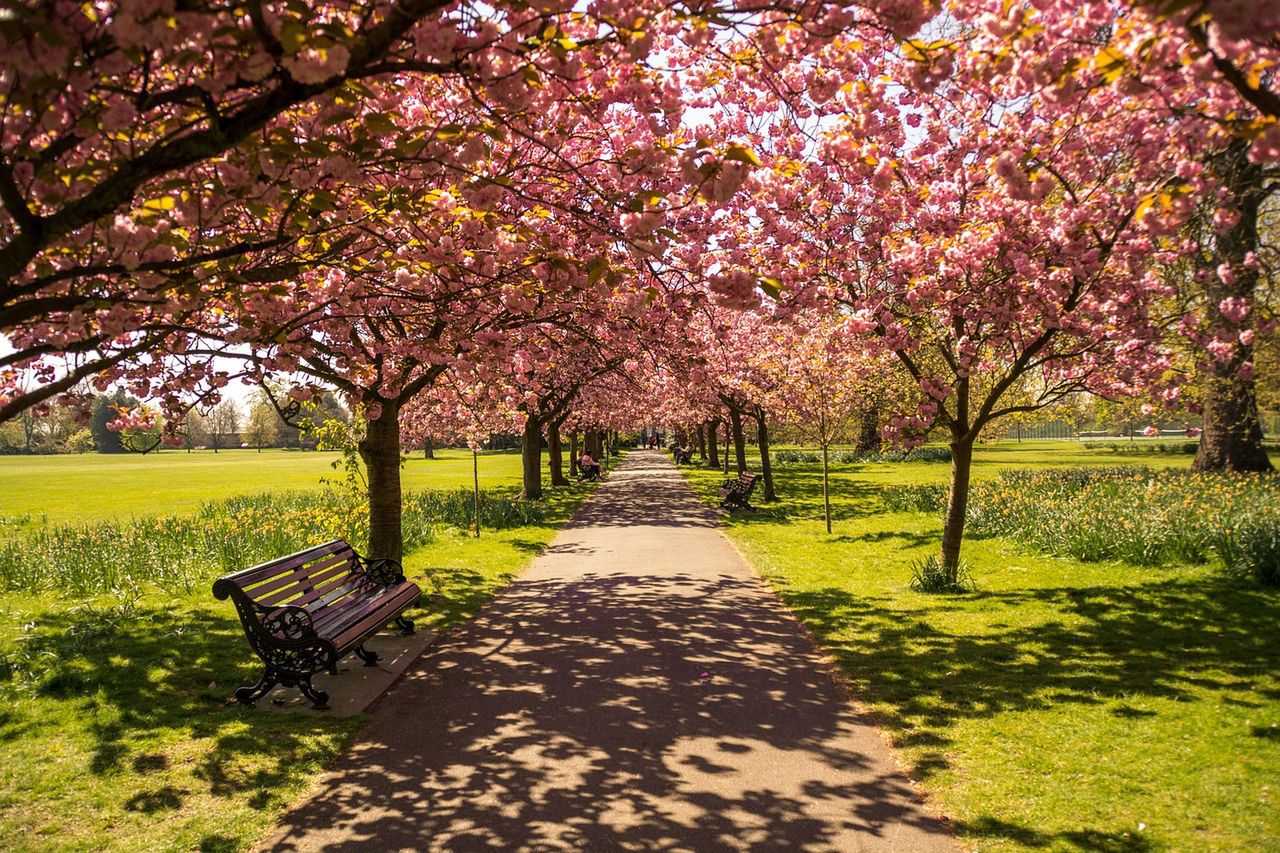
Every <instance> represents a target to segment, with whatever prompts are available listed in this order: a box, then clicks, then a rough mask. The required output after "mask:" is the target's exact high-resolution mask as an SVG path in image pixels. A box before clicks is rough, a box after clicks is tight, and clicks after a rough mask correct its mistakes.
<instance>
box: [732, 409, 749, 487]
mask: <svg viewBox="0 0 1280 853" xmlns="http://www.w3.org/2000/svg"><path fill="white" fill-rule="evenodd" d="M729 428H730V430H729V431H730V432H731V433H732V434H733V455H734V462H735V463H737V466H738V473H739V474H743V473H745V472H746V470H747V440H746V437H745V436H744V435H743V434H742V412H740V411H738V409H736V408H734V407H732V406H730V407H729Z"/></svg>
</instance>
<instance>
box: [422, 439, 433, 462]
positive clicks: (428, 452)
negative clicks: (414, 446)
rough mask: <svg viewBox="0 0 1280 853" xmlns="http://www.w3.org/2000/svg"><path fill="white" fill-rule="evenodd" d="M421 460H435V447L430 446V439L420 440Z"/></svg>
mask: <svg viewBox="0 0 1280 853" xmlns="http://www.w3.org/2000/svg"><path fill="white" fill-rule="evenodd" d="M422 458H423V459H435V458H436V449H435V447H433V446H432V444H431V439H429V438H424V439H423V440H422Z"/></svg>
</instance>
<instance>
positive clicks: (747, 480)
mask: <svg viewBox="0 0 1280 853" xmlns="http://www.w3.org/2000/svg"><path fill="white" fill-rule="evenodd" d="M758 479H760V475H759V474H748V473H747V472H746V471H743V472H742V473H741V474H739V475H738V482H739V483H741V484H742V485H744V486H748V487H750V486H753V485H755V482H756V480H758Z"/></svg>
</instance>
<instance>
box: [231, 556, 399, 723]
mask: <svg viewBox="0 0 1280 853" xmlns="http://www.w3.org/2000/svg"><path fill="white" fill-rule="evenodd" d="M213 594H214V596H215V597H216V598H218V600H220V601H225V600H226V599H227V598H228V597H229V598H230V599H231V600H232V602H233V603H234V604H235V606H236V612H237V613H239V614H240V623H241V624H242V625H243V626H244V632H245V635H246V636H247V637H248V638H249V645H250V646H251V647H252V648H253V650H254V652H256V653H257V655H258V657H259V658H261V659H262V662H263V663H264V664H266V667H267V668H266V671H265V672H264V673H263V675H262V678H260V679H258V683H257V684H255V685H253V686H252V687H241V688H240V689H239V690H237V691H236V694H235V695H236V699H237V700H238V701H240V702H241V703H243V704H245V705H252V704H253V703H254V702H255V701H256V700H258V699H261V698H262V697H263V696H265V695H266V694H267V692H268V691H269V690H271V688H273V687H275V686H276V685H277V684H283V685H285V686H286V687H297V688H299V689H300V690H301V691H302V693H303V695H304V696H306V697H307V698H308V699H310V700H311V702H312V707H314V708H316V709H317V710H324V709H326V708H328V707H329V705H328V702H329V696H328V694H327V693H325V692H324V691H322V690H316V689H315V688H314V687H312V686H311V677H312V676H313V675H315V674H316V673H319V672H326V671H327V672H330V673H334V674H336V673H337V671H338V661H339V660H341V659H342V658H344V657H346V655H347V653H348V652H355V653H356V655H357V656H358V657H359V658H360V659H361V660H362V661H364V665H365V666H376V665H377V663H378V655H377V653H376V652H371V651H369V650H368V649H366V648H365V647H364V642H365V640H367V639H369V638H370V637H372V636H373V635H374V634H376V633H378V632H379V631H381V630H382V629H383V628H385V627H386V625H387V623H388V622H391V621H392V620H394V621H395V623H396V625H398V626H399V627H400V628H401V630H402V631H403V633H405V634H412V633H413V623H412V622H410V621H409V620H408V619H405V618H404V615H403V614H404V611H405V609H406V608H407V607H409V605H411V604H413V603H414V602H415V601H417V600H418V598H419V597H420V596H421V595H422V591H421V590H419V589H418V587H417V585H416V584H414V583H411V582H410V581H407V580H405V577H404V570H403V569H402V568H401V566H400V563H399V562H397V561H396V560H369V559H366V558H364V557H362V556H360V555H359V554H357V553H356V552H355V549H353V548H352V547H351V546H350V545H348V544H347V543H346V542H344V541H343V540H341V539H335V540H333V541H332V542H327V543H325V544H324V545H319V546H316V547H314V548H308V549H306V550H305V551H299V552H298V553H296V554H290V555H289V556H287V557H281V558H279V559H276V560H271V561H269V562H266V563H262V564H261V565H257V566H254V567H253V568H251V569H245V570H244V571H240V572H235V573H234V574H230V575H225V576H223V577H220V578H218V580H217V581H216V582H214V584H213Z"/></svg>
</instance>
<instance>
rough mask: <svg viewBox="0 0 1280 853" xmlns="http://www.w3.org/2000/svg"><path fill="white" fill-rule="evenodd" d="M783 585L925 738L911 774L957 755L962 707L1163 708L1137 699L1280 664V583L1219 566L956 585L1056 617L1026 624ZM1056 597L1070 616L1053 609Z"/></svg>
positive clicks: (860, 678)
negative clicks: (1122, 576) (1231, 575)
mask: <svg viewBox="0 0 1280 853" xmlns="http://www.w3.org/2000/svg"><path fill="white" fill-rule="evenodd" d="M779 592H780V594H781V596H782V597H783V599H784V600H785V601H786V602H787V603H788V605H790V607H791V608H792V610H793V611H794V612H795V613H796V614H797V615H798V616H799V617H800V618H801V619H802V620H803V621H804V622H805V623H806V624H807V625H808V626H809V627H810V628H811V629H812V630H813V632H814V633H815V635H816V636H817V637H818V638H819V640H820V642H821V643H822V644H823V645H824V646H825V647H826V648H827V649H828V650H829V651H830V652H831V654H832V655H833V657H834V658H835V659H836V660H837V662H838V663H839V665H840V666H841V668H842V669H843V670H844V671H845V673H846V674H847V675H848V676H849V677H850V679H851V681H852V684H853V687H854V690H855V692H856V693H857V694H858V695H861V696H863V697H865V698H867V699H869V700H871V701H874V702H876V703H877V706H878V708H880V709H881V710H880V713H879V716H880V718H881V719H882V721H883V722H884V723H885V724H886V725H887V726H888V728H890V729H891V730H892V731H893V733H894V735H895V738H896V740H897V742H898V743H899V744H900V745H902V746H904V747H911V748H915V749H916V750H917V751H916V752H915V755H914V759H913V760H914V765H913V767H912V775H913V776H915V777H916V778H921V779H924V778H928V777H930V776H932V775H934V774H936V773H938V772H939V771H942V770H945V769H948V768H949V766H950V760H949V758H948V748H949V747H950V746H951V744H952V737H951V734H950V732H951V730H952V727H953V726H955V725H956V724H957V723H961V722H963V721H965V720H970V719H984V718H990V717H994V716H996V715H997V714H1001V713H1005V712H1009V711H1023V710H1037V709H1048V708H1052V707H1056V706H1061V705H1064V704H1074V705H1081V706H1086V705H1088V706H1096V705H1099V704H1102V703H1104V702H1110V701H1111V700H1113V699H1116V698H1121V697H1123V698H1124V699H1125V700H1126V701H1125V702H1124V704H1121V705H1119V706H1117V707H1115V708H1112V709H1111V713H1113V714H1115V715H1116V716H1119V717H1122V718H1138V717H1148V716H1153V715H1154V713H1155V712H1152V711H1148V710H1141V709H1138V708H1134V707H1133V706H1132V705H1131V704H1130V702H1133V703H1134V704H1139V705H1140V704H1142V702H1141V700H1142V699H1172V700H1180V701H1195V700H1200V699H1203V691H1204V690H1206V689H1208V690H1218V691H1227V690H1253V691H1256V692H1257V693H1258V694H1260V695H1266V694H1269V693H1272V692H1273V691H1271V690H1269V689H1267V688H1266V687H1265V686H1264V685H1265V684H1266V683H1267V681H1266V679H1269V677H1270V675H1271V674H1273V673H1274V672H1276V671H1280V619H1276V618H1275V616H1276V615H1280V614H1278V613H1277V610H1278V609H1280V608H1278V607H1277V601H1276V600H1275V598H1274V596H1270V595H1267V594H1266V593H1263V592H1258V591H1252V590H1248V589H1241V588H1239V587H1235V586H1232V585H1230V584H1228V583H1225V582H1223V581H1221V580H1219V579H1214V578H1209V579H1196V580H1186V579H1169V580H1165V581H1160V582H1156V583H1151V584H1144V585H1141V586H1134V587H1128V588H1118V587H1087V588H1079V589H1072V588H1061V587H1060V588H1048V589H1029V590H1021V591H1011V592H980V593H975V594H970V595H965V596H958V597H956V605H955V607H959V608H967V609H973V607H975V606H977V607H979V608H981V609H982V610H983V611H985V612H988V613H1000V612H1005V611H1006V609H1018V608H1024V607H1037V608H1038V609H1039V610H1042V611H1044V612H1045V613H1046V616H1047V617H1048V618H1047V620H1046V621H1043V622H1039V623H1037V624H1033V625H1020V626H1009V625H1007V624H1005V625H1001V624H1000V623H999V622H998V621H995V620H992V621H991V622H988V623H987V624H986V626H985V627H986V628H987V629H990V631H989V632H987V633H979V634H960V633H951V632H948V631H946V630H940V629H939V628H937V627H936V626H935V625H934V624H933V623H932V622H931V621H930V617H931V616H932V615H933V614H935V613H937V612H938V607H937V606H936V605H933V604H930V605H929V606H927V607H918V608H910V607H908V608H906V609H901V608H898V609H894V608H891V607H890V606H886V605H888V604H889V603H890V602H891V599H889V598H887V597H866V596H859V595H855V594H853V593H851V592H848V591H846V590H844V589H839V588H825V589H821V590H816V591H813V590H799V589H796V588H794V587H789V586H780V587H779ZM952 609H955V608H952ZM1053 611H1057V612H1058V613H1059V614H1061V616H1060V617H1058V618H1054V615H1053ZM1267 614H1271V615H1270V616H1268V615H1267ZM850 629H852V630H850ZM1277 731H1280V730H1277V729H1266V730H1258V729H1257V728H1256V727H1255V730H1254V731H1253V732H1252V734H1253V735H1254V736H1255V737H1259V738H1264V739H1276V738H1277V737H1280V735H1277V733H1276V732H1277ZM920 748H923V749H920ZM958 828H959V829H960V830H961V832H962V833H967V834H970V835H978V836H983V837H990V838H992V839H1006V840H1011V841H1014V842H1017V843H1020V844H1023V845H1024V846H1027V847H1045V848H1049V847H1059V846H1064V845H1070V846H1073V847H1076V848H1080V849H1087V850H1116V851H1121V850H1124V851H1128V850H1137V851H1141V850H1145V849H1148V848H1147V846H1146V844H1147V842H1146V841H1145V840H1144V839H1143V838H1142V837H1141V836H1139V835H1137V834H1130V833H1124V832H1120V833H1105V832H1100V831H1096V830H1089V831H1080V832H1071V833H1060V834H1055V835H1046V834H1043V833H1041V832H1039V831H1037V830H1035V829H1032V828H1028V827H1021V826H1017V825H1015V824H1009V823H1005V822H1002V821H999V820H996V819H994V818H984V819H983V821H982V822H980V823H974V824H971V825H968V826H965V825H961V826H959V827H958Z"/></svg>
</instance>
